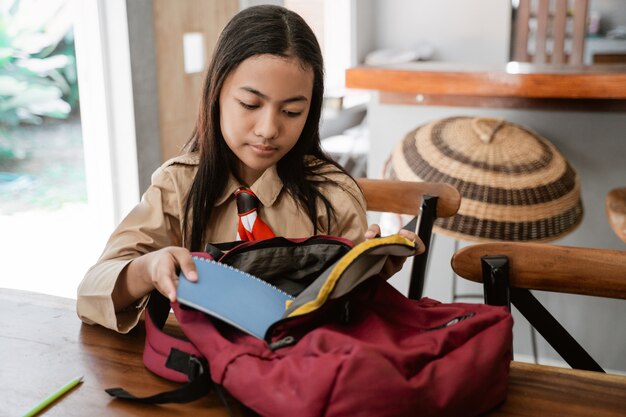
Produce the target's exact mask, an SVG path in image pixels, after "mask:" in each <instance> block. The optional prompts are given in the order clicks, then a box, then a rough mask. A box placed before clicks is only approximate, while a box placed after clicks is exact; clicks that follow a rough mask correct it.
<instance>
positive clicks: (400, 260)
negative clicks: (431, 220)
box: [364, 224, 425, 278]
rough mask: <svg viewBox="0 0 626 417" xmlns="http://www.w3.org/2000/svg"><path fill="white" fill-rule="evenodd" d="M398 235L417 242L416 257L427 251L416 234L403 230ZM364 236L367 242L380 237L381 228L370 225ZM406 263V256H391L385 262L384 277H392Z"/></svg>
mask: <svg viewBox="0 0 626 417" xmlns="http://www.w3.org/2000/svg"><path fill="white" fill-rule="evenodd" d="M398 234H399V235H400V236H404V237H405V238H407V239H409V240H412V241H413V242H416V244H417V252H416V253H415V254H416V255H419V254H420V253H422V252H424V249H425V248H424V244H423V243H422V241H421V239H420V238H419V237H418V236H417V234H416V233H415V232H412V231H410V230H406V229H401V230H400V231H399V232H398ZM364 236H365V239H366V240H367V239H373V238H375V237H380V226H378V225H377V224H372V225H370V226H369V227H368V228H367V230H366V231H365V235H364ZM404 261H406V256H390V257H389V258H387V262H385V266H383V269H382V275H384V276H385V277H386V278H389V277H391V276H392V275H394V274H395V273H396V272H398V271H400V270H401V269H402V265H404Z"/></svg>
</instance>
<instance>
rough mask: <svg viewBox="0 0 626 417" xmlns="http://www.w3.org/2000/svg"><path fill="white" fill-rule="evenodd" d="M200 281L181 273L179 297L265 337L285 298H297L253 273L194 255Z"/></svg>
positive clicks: (247, 330)
mask: <svg viewBox="0 0 626 417" xmlns="http://www.w3.org/2000/svg"><path fill="white" fill-rule="evenodd" d="M193 260H194V262H195V264H196V268H197V269H198V281H197V282H191V281H189V280H187V279H186V278H185V277H184V276H183V274H182V273H181V274H180V276H179V280H178V289H177V298H178V301H179V302H180V303H181V304H184V305H187V306H190V307H193V308H195V309H197V310H200V311H203V312H205V313H207V314H210V315H212V316H214V317H217V318H218V319H220V320H223V321H225V322H227V323H230V324H231V325H233V326H235V327H237V328H239V329H241V330H242V331H244V332H246V333H249V334H251V335H253V336H256V337H258V338H260V339H263V337H264V336H265V332H266V330H267V329H268V328H269V327H270V325H271V324H272V323H274V322H276V321H278V320H279V319H281V318H282V316H283V314H284V313H285V308H286V306H285V305H286V303H285V302H286V301H287V300H293V298H294V297H292V296H290V295H289V294H287V293H285V292H284V291H282V290H280V289H278V288H276V287H274V286H272V285H271V284H268V283H267V282H265V281H263V280H262V279H260V278H258V277H255V276H254V275H251V274H248V273H246V272H243V271H240V270H238V269H235V268H232V267H230V266H228V265H225V264H221V263H218V262H215V261H213V260H210V259H205V258H200V257H196V256H194V257H193Z"/></svg>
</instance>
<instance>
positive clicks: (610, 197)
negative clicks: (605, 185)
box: [605, 187, 626, 242]
mask: <svg viewBox="0 0 626 417" xmlns="http://www.w3.org/2000/svg"><path fill="white" fill-rule="evenodd" d="M605 208H606V215H607V217H608V219H609V224H610V225H611V228H612V229H613V231H614V232H615V234H616V235H617V237H619V238H620V239H621V240H623V241H624V242H626V187H624V188H615V189H613V190H611V191H609V193H608V194H607V195H606V204H605Z"/></svg>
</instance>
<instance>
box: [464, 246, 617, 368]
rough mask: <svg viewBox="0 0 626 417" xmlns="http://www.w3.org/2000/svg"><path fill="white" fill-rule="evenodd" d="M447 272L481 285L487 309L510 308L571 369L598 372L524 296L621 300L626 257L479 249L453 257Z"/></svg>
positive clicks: (585, 251)
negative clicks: (557, 294) (542, 294)
mask: <svg viewBox="0 0 626 417" xmlns="http://www.w3.org/2000/svg"><path fill="white" fill-rule="evenodd" d="M452 269H453V270H454V271H455V272H456V273H457V274H458V275H459V276H461V277H463V278H466V279H469V280H471V281H475V282H479V283H482V284H483V289H484V297H485V303H486V304H491V305H505V306H509V307H510V303H513V305H515V307H516V308H517V309H518V310H519V311H520V312H521V313H522V315H524V317H526V319H527V320H528V321H529V323H530V324H531V325H532V326H533V327H534V328H535V329H536V330H537V331H538V332H539V333H540V334H541V335H542V336H543V337H544V338H545V339H546V341H547V342H548V343H549V344H550V345H551V346H552V347H553V348H554V349H555V350H556V351H557V352H558V353H559V355H561V357H562V358H563V359H564V360H565V361H566V362H567V363H568V364H569V365H570V366H571V367H572V368H577V369H585V370H592V371H602V372H603V369H602V368H601V367H600V365H598V363H597V362H596V361H595V360H594V359H593V358H592V357H591V356H590V355H589V354H588V353H587V352H586V351H585V350H584V349H583V348H582V347H581V346H580V345H579V344H578V342H576V340H575V339H574V338H573V337H572V336H571V335H570V334H569V333H568V332H567V331H566V330H565V329H564V328H563V326H561V325H560V324H559V322H558V321H557V320H556V319H555V318H554V317H553V316H552V315H551V314H550V313H549V312H548V310H546V309H545V308H544V307H543V306H542V305H541V303H540V302H539V301H538V300H537V299H536V298H535V297H534V296H533V295H532V294H531V292H530V291H529V290H531V289H532V290H542V291H552V292H562V293H570V294H582V295H592V296H597V297H609V298H617V299H626V251H619V250H609V249H591V248H575V247H567V246H557V245H549V244H542V243H484V244H477V245H473V246H468V247H465V248H463V249H461V250H459V251H458V252H456V253H455V254H454V255H453V257H452Z"/></svg>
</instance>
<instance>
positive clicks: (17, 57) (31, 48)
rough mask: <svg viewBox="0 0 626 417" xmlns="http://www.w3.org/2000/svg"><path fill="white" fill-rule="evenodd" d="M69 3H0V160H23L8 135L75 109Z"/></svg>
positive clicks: (42, 0)
mask: <svg viewBox="0 0 626 417" xmlns="http://www.w3.org/2000/svg"><path fill="white" fill-rule="evenodd" d="M70 6H71V4H70V2H68V1H67V0H1V1H0V158H22V157H24V155H23V153H22V152H20V147H19V146H18V144H17V143H16V139H15V138H14V135H12V131H13V130H14V129H15V128H17V127H19V126H20V125H24V124H35V125H37V124H41V123H43V122H44V121H45V119H46V118H56V119H65V118H67V117H68V116H69V115H70V113H71V112H72V110H73V109H74V108H75V107H76V106H77V105H78V84H77V79H76V78H77V77H76V60H75V51H74V37H73V31H72V24H73V22H72V19H73V16H72V11H71V7H70Z"/></svg>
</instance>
